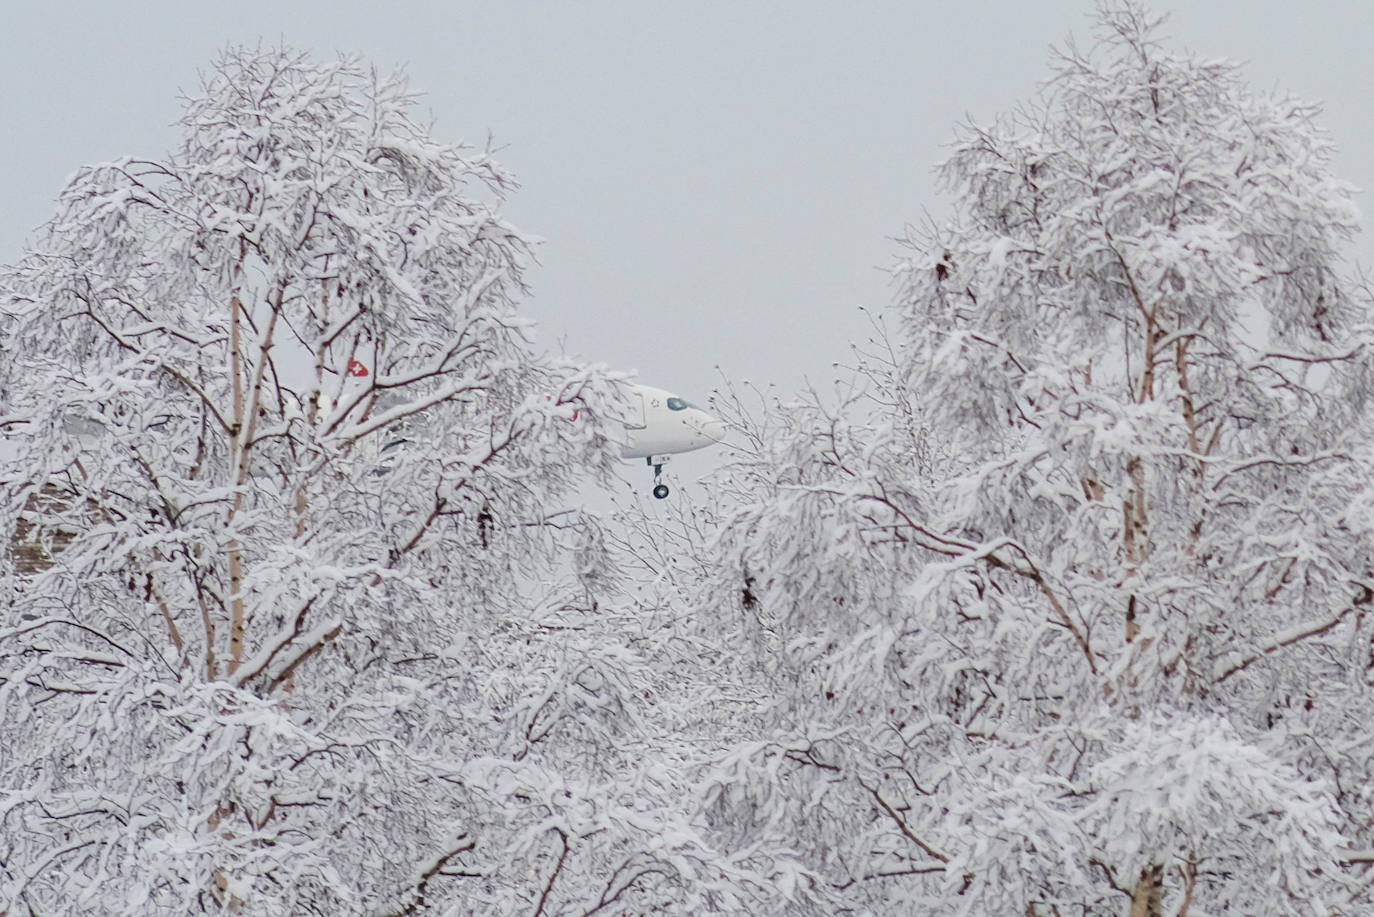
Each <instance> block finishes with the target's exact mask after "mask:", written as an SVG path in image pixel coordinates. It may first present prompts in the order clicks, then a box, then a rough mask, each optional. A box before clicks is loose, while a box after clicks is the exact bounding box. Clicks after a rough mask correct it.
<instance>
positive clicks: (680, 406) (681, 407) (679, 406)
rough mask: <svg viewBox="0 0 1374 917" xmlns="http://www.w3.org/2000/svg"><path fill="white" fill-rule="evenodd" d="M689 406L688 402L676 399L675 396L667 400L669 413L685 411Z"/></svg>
mask: <svg viewBox="0 0 1374 917" xmlns="http://www.w3.org/2000/svg"><path fill="white" fill-rule="evenodd" d="M691 406H692V405H691V403H690V402H688V401H686V400H684V399H682V398H678V397H677V396H676V395H674V396H673V397H671V398H669V399H668V410H670V411H685V410H687V409H688V408H690V407H691Z"/></svg>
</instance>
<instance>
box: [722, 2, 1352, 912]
mask: <svg viewBox="0 0 1374 917" xmlns="http://www.w3.org/2000/svg"><path fill="white" fill-rule="evenodd" d="M1097 35H1098V38H1099V39H1100V41H1099V42H1098V43H1097V44H1096V45H1095V46H1094V47H1093V48H1092V49H1090V50H1088V51H1080V50H1079V49H1078V48H1077V47H1075V46H1073V45H1070V46H1068V47H1067V48H1066V49H1065V50H1063V51H1062V52H1060V53H1058V54H1057V55H1056V57H1055V59H1054V73H1053V78H1052V79H1050V80H1049V81H1048V82H1047V83H1046V84H1045V85H1044V87H1043V89H1042V90H1041V91H1040V92H1039V94H1038V95H1037V96H1036V97H1035V98H1034V99H1032V100H1031V101H1030V102H1028V103H1027V104H1026V105H1025V106H1024V107H1023V108H1021V109H1018V110H1017V111H1016V112H1015V113H1013V114H1012V115H1010V116H1007V117H1005V118H1003V119H1000V120H998V121H996V122H995V123H993V124H991V125H989V126H985V127H971V128H969V129H967V130H965V131H963V132H962V133H961V134H960V135H959V136H958V138H957V140H956V144H955V147H954V149H953V153H952V155H951V156H950V158H949V159H948V161H947V162H946V163H945V164H944V165H943V167H942V174H943V176H944V178H945V180H946V183H947V186H948V187H949V189H950V190H951V191H952V192H953V194H954V216H953V217H952V218H951V219H950V220H949V221H948V222H947V223H945V224H944V225H940V226H937V227H932V228H930V229H929V230H928V231H925V232H922V233H917V232H913V234H912V236H911V238H910V239H909V251H908V253H907V254H906V255H905V256H904V258H903V261H902V264H901V265H900V268H899V270H898V271H897V279H898V285H897V286H898V290H899V293H898V296H897V302H896V305H895V308H894V309H893V310H892V312H891V314H890V315H889V316H887V317H885V318H884V319H883V321H884V322H886V323H887V324H890V325H892V326H893V331H892V332H891V333H890V334H888V335H886V336H880V343H883V344H884V345H885V346H884V347H880V348H873V349H871V352H870V353H868V354H866V355H864V356H863V357H862V361H863V362H862V364H861V367H860V370H861V371H860V372H859V373H858V374H857V376H856V379H857V380H858V381H857V383H856V385H855V387H853V388H852V389H847V390H846V393H844V394H843V396H842V397H841V398H840V399H839V405H838V406H836V405H835V404H832V403H830V401H828V400H825V399H818V398H810V399H803V400H801V401H797V402H795V403H791V404H788V405H787V406H786V409H785V410H782V411H776V410H774V411H765V413H764V414H763V416H762V417H758V416H755V417H753V418H750V417H745V416H741V417H740V421H741V423H742V425H743V426H745V427H747V428H752V429H754V430H756V431H757V433H756V435H755V437H754V438H753V439H752V440H746V441H745V442H744V444H743V446H744V449H743V454H742V455H741V456H740V457H739V458H738V459H737V460H736V461H734V463H733V464H732V467H731V469H730V471H729V473H728V474H727V475H726V476H724V477H723V479H722V481H721V482H720V492H719V494H718V495H717V496H716V498H715V499H716V502H717V503H718V504H720V505H724V504H727V503H728V502H729V501H732V500H733V501H736V503H737V506H736V507H735V508H734V509H733V510H731V511H730V512H729V513H728V514H727V517H726V518H725V519H723V520H722V521H721V523H720V536H719V539H718V542H717V544H716V547H715V550H716V558H717V559H716V570H715V575H714V577H713V580H712V583H711V588H710V589H709V590H708V592H707V593H706V601H705V602H703V603H702V608H703V613H711V612H714V614H716V615H717V616H718V620H719V622H720V625H719V627H720V630H721V632H722V633H727V634H730V635H731V639H732V641H733V645H736V646H738V647H740V648H741V651H748V652H751V653H752V654H753V658H754V659H755V660H756V666H755V671H754V676H753V677H754V678H755V679H756V688H757V690H758V691H759V692H760V694H761V696H762V697H763V698H764V700H762V701H761V702H759V703H755V704H741V706H740V709H739V711H738V713H737V714H736V715H737V717H738V718H739V719H740V720H741V721H743V720H744V719H745V718H753V719H754V721H756V722H759V723H760V724H761V725H760V727H759V728H760V734H758V735H757V736H755V737H754V738H753V739H752V740H750V741H743V740H742V741H740V742H739V743H738V744H737V745H736V746H735V747H734V748H733V749H732V750H730V751H728V752H722V753H720V754H718V755H717V757H716V759H715V761H714V763H713V764H711V765H707V766H704V767H703V770H702V777H701V779H702V780H703V781H704V782H705V783H706V784H710V785H711V786H714V787H715V790H714V795H713V796H712V797H711V798H712V799H713V805H714V808H710V809H707V810H705V814H706V815H707V816H709V817H710V818H714V822H713V823H714V824H716V825H718V826H719V838H720V843H722V844H723V845H724V846H725V847H726V848H727V849H728V848H729V847H730V845H731V844H740V845H744V844H749V843H757V842H759V841H760V839H768V838H783V839H790V843H791V844H792V845H793V847H794V849H795V851H796V858H797V860H798V862H799V863H800V864H802V866H803V867H804V869H805V871H806V874H807V875H808V877H809V878H808V881H807V882H805V883H803V884H802V886H801V887H800V888H799V889H798V890H797V891H796V893H795V896H794V898H793V900H791V901H790V902H789V903H788V904H785V905H779V907H778V908H777V910H778V912H780V913H781V912H787V913H841V912H843V913H898V912H900V913H942V914H946V913H959V914H977V915H983V914H1018V915H1031V917H1034V915H1040V917H1047V915H1069V914H1081V915H1099V914H1101V915H1107V914H1118V915H1127V914H1129V915H1131V917H1144V915H1157V914H1162V913H1165V912H1167V913H1169V914H1178V915H1187V914H1192V915H1199V914H1204V913H1205V914H1220V913H1234V914H1242V913H1243V914H1255V915H1259V914H1317V913H1322V914H1328V913H1331V914H1334V913H1345V914H1353V913H1365V912H1368V910H1369V909H1370V908H1371V907H1374V898H1371V891H1370V889H1371V887H1372V886H1374V883H1372V882H1371V878H1374V876H1371V874H1370V872H1369V870H1370V868H1371V867H1370V864H1371V863H1374V849H1371V848H1374V793H1371V791H1370V789H1369V788H1370V787H1371V786H1374V731H1371V730H1372V729H1374V727H1371V725H1370V718H1369V716H1368V711H1369V710H1371V709H1374V656H1371V638H1372V637H1374V619H1371V615H1370V612H1371V611H1374V601H1372V600H1374V565H1372V563H1371V552H1374V537H1372V536H1374V525H1372V524H1371V523H1374V516H1371V509H1374V506H1372V505H1371V489H1370V484H1369V482H1370V481H1371V480H1374V473H1372V472H1374V468H1371V462H1370V459H1371V450H1370V444H1371V425H1370V418H1369V399H1370V393H1371V392H1372V391H1374V359H1372V356H1374V355H1372V354H1371V347H1370V345H1371V340H1372V339H1371V336H1370V329H1369V326H1368V318H1369V308H1370V302H1369V297H1368V295H1367V293H1365V292H1363V291H1361V290H1360V289H1359V288H1358V287H1357V286H1355V285H1353V284H1352V283H1350V282H1349V281H1347V280H1343V279H1342V277H1341V276H1340V255H1341V250H1342V246H1343V244H1344V243H1345V241H1346V240H1347V239H1348V238H1349V237H1350V235H1351V234H1352V232H1353V231H1354V229H1355V219H1356V215H1355V211H1354V208H1353V206H1352V204H1351V190H1350V189H1349V188H1348V187H1347V186H1346V185H1344V184H1343V183H1341V182H1339V181H1337V180H1335V179H1334V178H1333V177H1332V175H1331V173H1330V171H1329V160H1330V155H1331V144H1330V142H1329V141H1328V139H1327V138H1326V137H1325V135H1324V134H1323V133H1322V132H1321V131H1320V130H1319V129H1318V128H1317V127H1316V126H1315V124H1314V118H1315V115H1316V112H1315V110H1314V108H1313V107H1312V106H1309V105H1307V104H1304V103H1301V102H1299V101H1296V100H1294V99H1292V98H1290V97H1287V96H1284V95H1267V94H1258V93H1255V92H1252V91H1251V90H1249V89H1248V88H1247V87H1246V86H1245V85H1244V84H1243V82H1242V80H1241V79H1240V77H1239V75H1238V73H1237V69H1236V68H1235V67H1234V66H1233V65H1231V64H1229V63H1226V62H1222V61H1215V60H1206V59H1199V58H1196V57H1192V56H1187V55H1182V54H1179V53H1176V52H1173V51H1171V50H1169V49H1168V48H1167V47H1165V45H1164V44H1163V43H1162V42H1161V41H1160V39H1159V19H1158V18H1157V17H1154V16H1153V15H1152V14H1150V13H1149V12H1147V11H1146V10H1144V9H1143V8H1141V7H1139V6H1137V5H1135V4H1134V3H1129V2H1128V3H1121V4H1112V5H1110V6H1106V7H1103V8H1102V9H1101V10H1100V13H1099V17H1098V23H1097ZM832 400H833V399H832ZM737 404H738V402H737Z"/></svg>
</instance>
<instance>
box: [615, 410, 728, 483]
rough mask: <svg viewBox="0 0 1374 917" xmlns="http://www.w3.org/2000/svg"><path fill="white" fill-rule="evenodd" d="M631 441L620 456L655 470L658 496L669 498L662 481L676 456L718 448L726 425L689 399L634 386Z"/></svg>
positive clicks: (628, 423) (627, 425)
mask: <svg viewBox="0 0 1374 917" xmlns="http://www.w3.org/2000/svg"><path fill="white" fill-rule="evenodd" d="M625 429H626V430H627V431H628V432H629V434H630V441H629V442H628V443H627V444H626V446H625V448H624V449H623V450H621V453H620V457H621V458H627V459H635V458H642V459H644V461H645V464H648V465H651V466H652V467H653V469H654V491H653V493H654V496H655V497H656V498H657V499H659V500H662V499H663V498H664V497H666V496H668V485H667V484H664V483H663V482H662V481H661V480H660V478H661V477H662V474H663V464H664V463H665V462H667V461H668V458H669V457H670V456H672V455H676V454H678V453H681V452H691V451H693V450H696V449H703V448H705V447H706V446H711V445H714V444H716V443H718V442H720V441H721V440H722V439H724V438H725V424H723V423H721V422H720V421H719V420H717V419H716V418H714V417H712V416H711V415H710V414H708V413H706V412H705V411H703V410H702V409H701V408H699V407H697V406H696V405H694V404H692V403H691V402H690V401H687V400H686V399H683V398H679V397H678V396H677V395H673V394H670V393H668V392H666V391H664V390H663V389H661V388H654V387H653V386H649V385H634V386H631V391H630V413H629V416H627V417H626V419H625Z"/></svg>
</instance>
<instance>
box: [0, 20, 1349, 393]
mask: <svg viewBox="0 0 1374 917" xmlns="http://www.w3.org/2000/svg"><path fill="white" fill-rule="evenodd" d="M8 7H9V8H8V9H7V10H6V15H5V19H4V23H3V25H4V27H3V30H2V31H0V120H3V124H4V132H3V133H4V141H3V145H0V166H3V168H0V214H3V216H4V219H3V221H0V222H2V223H3V225H0V261H13V260H15V259H16V257H17V256H18V255H19V253H20V251H21V250H22V248H23V246H24V244H25V242H26V241H27V240H31V239H32V238H33V230H34V228H35V227H37V226H38V225H39V224H40V223H42V222H43V221H44V220H45V219H46V218H47V217H48V216H49V215H50V212H51V207H52V201H53V198H54V197H55V195H56V194H57V192H58V190H59V188H60V187H61V185H62V183H63V182H64V180H65V179H66V177H67V176H68V175H70V174H71V172H72V171H73V170H74V169H75V168H76V167H77V166H78V165H80V164H83V163H89V162H96V161H100V160H105V159H111V158H115V157H118V156H121V155H126V154H128V155H142V156H152V157H155V156H160V155H162V154H163V153H165V152H166V151H167V150H168V149H169V148H171V147H172V145H173V144H174V142H175V133H174V130H173V128H172V126H171V124H172V122H173V121H174V120H175V119H176V118H177V117H178V115H179V113H180V103H179V101H178V95H179V93H181V92H185V91H190V90H192V89H194V88H195V87H196V86H197V85H198V84H199V79H200V77H199V74H200V72H202V71H203V70H205V69H206V68H207V66H208V65H209V64H210V63H211V62H212V61H213V60H214V58H215V57H216V56H217V53H218V51H219V50H220V49H222V48H223V47H225V46H226V45H228V44H231V43H249V44H256V43H258V42H259V41H266V42H267V43H271V44H275V43H279V42H283V41H284V42H285V43H287V44H290V45H293V46H296V47H301V48H306V49H310V50H313V51H315V52H316V53H318V54H320V55H332V54H333V53H334V52H335V51H338V50H342V51H349V52H356V53H359V54H362V55H363V56H364V57H365V58H366V59H368V60H369V61H371V62H373V63H375V64H376V65H378V66H379V67H381V68H384V69H390V68H393V67H397V66H404V67H405V68H406V70H407V72H408V73H409V75H410V79H411V83H412V85H413V86H414V87H415V88H416V89H419V90H422V91H423V92H425V93H426V96H425V99H424V102H423V111H424V113H425V114H426V115H428V116H429V117H431V118H432V119H433V121H434V131H435V134H436V135H437V136H438V137H440V138H442V139H445V140H467V141H470V142H472V143H475V144H478V145H482V144H484V143H485V142H486V139H487V136H488V134H490V135H491V136H492V138H493V139H494V142H495V144H496V145H497V146H498V147H499V148H501V150H502V152H501V154H500V158H501V160H502V161H503V162H504V164H506V165H507V166H508V167H510V168H512V169H513V170H515V172H516V173H517V174H518V176H519V178H520V179H521V182H522V184H523V188H522V190H520V191H519V192H518V193H517V194H516V195H515V197H514V198H513V199H512V200H511V202H510V205H509V207H508V210H507V213H508V215H509V216H510V217H511V218H512V219H513V220H514V221H515V222H516V223H517V224H518V225H519V226H521V227H522V228H523V229H525V230H527V231H528V232H530V233H533V234H536V235H538V236H540V237H541V238H543V239H544V240H545V243H544V245H543V247H542V249H541V255H540V258H541V262H542V263H541V265H540V266H539V267H538V268H537V269H536V270H535V271H534V272H533V274H532V275H531V279H532V282H533V286H534V292H533V296H532V298H531V300H530V302H529V303H528V304H527V311H528V313H529V314H530V315H532V316H533V317H535V318H536V319H538V320H539V322H540V324H541V329H542V330H541V332H540V337H541V340H542V341H543V342H544V343H545V344H546V345H547V346H548V347H549V348H551V349H560V348H561V347H563V346H566V349H567V350H568V351H569V352H570V353H574V354H577V355H580V356H583V357H586V358H588V359H591V360H596V361H601V362H605V363H608V364H610V365H612V366H615V367H618V368H623V369H630V370H637V371H639V373H640V374H641V378H643V379H644V380H645V381H646V382H651V383H654V384H658V385H661V386H663V387H666V388H670V389H675V390H678V391H680V392H682V393H683V394H685V395H687V396H688V397H699V398H704V396H705V395H706V394H707V393H709V391H710V389H711V388H713V387H714V386H716V384H717V383H718V381H719V378H720V377H719V375H718V371H717V367H719V370H720V371H721V372H724V373H725V375H727V376H728V377H730V378H731V379H734V380H751V381H754V382H757V383H768V382H771V383H776V384H778V385H779V386H780V387H782V388H783V389H784V390H786V391H793V390H795V389H797V388H798V387H799V386H800V385H801V384H802V383H803V380H805V379H810V380H811V381H813V382H815V383H817V384H824V383H825V382H826V381H827V380H828V379H829V378H830V374H831V364H832V363H833V362H834V361H836V360H843V359H845V357H846V353H847V349H846V345H847V343H848V342H850V341H852V340H855V339H859V338H862V337H863V336H864V335H865V334H866V330H865V329H866V326H865V323H864V320H863V319H862V317H861V314H860V312H859V311H858V307H859V306H861V305H863V306H868V307H881V306H883V305H885V304H886V303H887V301H888V299H889V290H888V287H887V280H886V275H885V274H884V273H883V272H882V270H881V268H882V267H884V266H885V265H887V264H889V263H890V262H891V261H892V260H893V259H894V257H895V256H896V254H897V251H898V249H897V246H896V245H895V244H894V243H893V242H892V241H891V240H892V237H894V236H897V235H900V234H901V233H902V231H903V226H904V225H905V224H907V223H912V222H918V221H920V220H921V219H922V215H923V213H925V212H933V213H940V212H941V211H942V209H943V207H944V204H943V202H942V199H941V197H940V195H939V193H938V189H937V188H936V186H935V184H934V180H933V175H932V166H933V164H934V163H935V162H937V161H938V160H939V159H940V158H942V156H943V148H942V145H943V144H944V143H946V142H947V141H948V140H949V138H950V137H951V135H952V132H953V129H954V127H955V125H956V124H957V123H958V122H960V121H962V120H964V119H965V118H966V117H972V118H973V119H975V120H989V119H991V118H992V117H993V116H994V115H996V114H998V113H1000V112H1003V111H1006V110H1007V109H1009V108H1011V107H1012V106H1014V105H1015V104H1016V103H1017V102H1018V101H1019V100H1022V99H1025V98H1027V97H1028V96H1030V95H1031V94H1032V93H1033V91H1034V88H1035V86H1036V84H1037V83H1038V82H1039V81H1040V80H1042V79H1044V78H1045V77H1046V76H1047V75H1048V73H1049V65H1048V49H1049V47H1050V45H1052V44H1056V43H1059V42H1061V41H1062V40H1063V38H1064V37H1065V36H1066V35H1068V34H1069V33H1070V32H1073V33H1074V34H1075V35H1077V36H1079V37H1080V38H1082V39H1084V43H1086V40H1087V33H1088V31H1089V25H1090V21H1089V16H1090V14H1091V12H1092V4H1091V3H1090V2H1086V0H1039V2H1035V3H1017V2H1011V0H998V2H989V0H962V2H934V0H902V2H897V0H892V2H862V0H850V2H845V3H838V2H837V3H815V2H787V3H783V2H774V3H754V2H747V0H724V2H717V0H712V2H688V0H674V2H670V3H658V2H644V0H635V2H617V3H572V2H564V3H557V4H555V3H522V2H501V3H494V2H493V3H482V4H478V3H464V2H455V0H451V2H446V3H437V2H430V3H424V4H408V3H397V2H392V3H380V2H376V0H373V2H369V3H366V4H357V3H345V2H337V0H330V2H324V0H321V2H299V3H293V2H290V0H273V2H256V0H235V2H222V3H187V2H184V0H182V2H170V0H166V2H147V3H139V4H128V5H124V4H119V3H115V2H109V0H106V2H100V3H64V2H61V0H53V2H48V3H43V2H39V0H30V2H16V3H13V4H9V5H8ZM1156 8H1158V9H1162V10H1167V11H1170V12H1171V21H1170V25H1169V31H1170V33H1171V34H1172V35H1173V36H1174V38H1175V41H1176V45H1178V46H1182V47H1186V48H1189V49H1192V50H1195V51H1197V52H1199V53H1202V54H1205V55H1207V56H1224V57H1230V58H1233V59H1237V60H1241V61H1245V62H1247V69H1246V71H1245V72H1246V74H1247V75H1248V77H1249V78H1250V80H1251V82H1252V83H1254V84H1256V85H1258V86H1262V87H1265V88H1269V87H1275V86H1280V87H1283V88H1286V89H1289V90H1292V91H1293V92H1295V93H1297V94H1299V95H1301V96H1303V97H1305V98H1308V99H1313V100H1318V101H1321V102H1323V103H1324V104H1325V106H1326V112H1327V114H1326V116H1325V118H1324V124H1325V126H1326V127H1327V128H1328V129H1329V131H1330V132H1331V134H1332V135H1333V136H1334V138H1335V140H1336V141H1337V143H1338V144H1339V145H1340V147H1341V150H1342V153H1341V156H1340V159H1339V161H1338V171H1339V172H1340V174H1341V175H1343V176H1344V177H1346V178H1348V179H1350V180H1351V181H1353V182H1355V183H1356V184H1357V185H1359V186H1361V187H1363V188H1374V3H1372V2H1370V0H1306V2H1303V3H1294V2H1291V0H1286V2H1276V0H1247V2H1229V0H1196V2H1192V3H1186V4H1185V3H1183V2H1180V0H1173V2H1164V3H1160V4H1157V5H1156ZM1360 203H1361V208H1362V210H1364V211H1365V212H1374V205H1371V204H1370V202H1369V200H1368V198H1367V196H1362V197H1361V199H1360ZM1358 256H1359V258H1360V260H1361V262H1362V263H1366V264H1370V263H1374V245H1371V243H1370V241H1369V240H1368V239H1365V238H1362V240H1361V241H1360V243H1359V251H1358Z"/></svg>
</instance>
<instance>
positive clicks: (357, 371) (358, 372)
mask: <svg viewBox="0 0 1374 917" xmlns="http://www.w3.org/2000/svg"><path fill="white" fill-rule="evenodd" d="M348 374H349V375H350V376H356V377H357V378H362V377H363V376H366V375H367V367H366V366H364V365H363V364H362V363H360V362H359V361H357V360H349V361H348Z"/></svg>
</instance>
